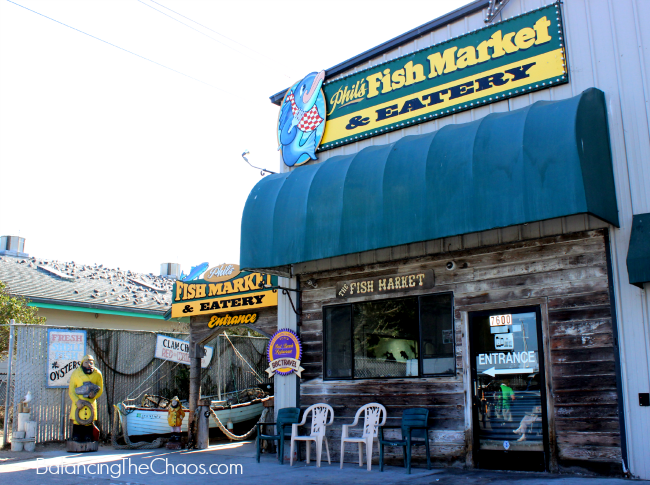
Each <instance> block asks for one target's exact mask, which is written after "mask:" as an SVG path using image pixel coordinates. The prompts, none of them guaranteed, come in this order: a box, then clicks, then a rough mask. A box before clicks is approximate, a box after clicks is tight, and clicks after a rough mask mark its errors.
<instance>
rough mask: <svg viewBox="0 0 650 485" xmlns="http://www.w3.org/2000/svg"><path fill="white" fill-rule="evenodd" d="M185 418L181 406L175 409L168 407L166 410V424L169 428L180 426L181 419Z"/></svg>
mask: <svg viewBox="0 0 650 485" xmlns="http://www.w3.org/2000/svg"><path fill="white" fill-rule="evenodd" d="M184 417H185V411H183V406H181V405H179V406H178V407H177V408H173V407H171V406H169V409H167V423H168V424H169V426H171V427H174V426H180V425H181V424H182V423H183V418H184Z"/></svg>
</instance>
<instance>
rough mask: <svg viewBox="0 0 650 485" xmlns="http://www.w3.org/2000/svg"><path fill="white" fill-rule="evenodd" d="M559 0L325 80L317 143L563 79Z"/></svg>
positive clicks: (333, 142)
mask: <svg viewBox="0 0 650 485" xmlns="http://www.w3.org/2000/svg"><path fill="white" fill-rule="evenodd" d="M559 8H560V7H559V4H558V3H556V4H552V5H549V6H548V7H543V8H540V9H537V10H534V11H532V12H529V13H526V14H524V15H520V16H518V17H514V18H512V19H510V20H507V21H504V22H499V23H497V24H494V25H490V26H488V27H485V28H483V29H480V30H477V31H474V32H471V33H468V34H466V35H462V36H460V37H457V38H454V39H451V40H448V41H446V42H443V43H441V44H437V45H434V46H431V47H427V48H424V49H421V50H419V51H416V52H413V53H411V54H408V55H406V56H402V57H399V58H397V59H393V60H391V61H389V62H385V63H382V64H380V65H378V66H373V67H371V68H369V69H366V70H364V71H360V72H356V73H353V74H350V75H349V76H345V77H343V78H340V79H336V80H333V81H330V82H328V83H325V84H324V85H323V91H324V93H325V98H326V101H327V103H328V105H327V123H326V125H325V133H324V135H323V140H322V145H321V147H320V149H321V150H327V149H330V148H334V147H336V146H341V145H345V144H347V143H353V142H356V141H359V140H360V139H364V138H369V137H372V136H376V135H383V134H385V133H387V132H390V131H393V130H397V129H402V128H405V127H407V126H411V125H415V124H418V123H423V122H426V121H430V120H432V119H434V118H437V117H441V116H447V115H450V114H454V113H457V112H459V111H464V110H466V109H473V108H476V107H478V106H483V105H486V104H490V103H493V102H497V101H501V100H503V99H506V98H511V97H513V96H519V95H521V94H525V93H530V92H532V91H536V90H539V89H546V88H549V87H551V86H553V85H556V84H562V83H566V82H568V70H567V63H566V56H565V53H564V40H563V39H564V35H563V32H562V24H561V21H560V17H561V15H560V10H559Z"/></svg>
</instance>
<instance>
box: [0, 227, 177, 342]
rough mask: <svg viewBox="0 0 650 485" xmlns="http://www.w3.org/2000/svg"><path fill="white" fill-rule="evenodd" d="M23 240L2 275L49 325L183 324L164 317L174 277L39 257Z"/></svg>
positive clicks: (153, 327)
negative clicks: (30, 252) (26, 249)
mask: <svg viewBox="0 0 650 485" xmlns="http://www.w3.org/2000/svg"><path fill="white" fill-rule="evenodd" d="M4 239H5V238H3V240H4ZM6 239H7V240H10V239H11V238H9V237H7V238H6ZM23 246H24V240H23V242H22V245H21V247H20V254H16V251H11V250H8V249H5V250H4V251H3V254H2V255H0V281H2V282H3V283H5V284H6V285H7V291H8V292H9V293H10V294H13V295H16V296H23V297H25V298H27V299H28V300H29V301H30V303H29V304H30V305H31V306H35V307H37V308H38V314H39V316H43V317H46V319H47V325H55V326H62V327H86V328H108V329H118V330H148V331H154V332H157V331H173V330H172V327H173V326H174V325H178V322H169V321H165V319H164V315H165V313H166V312H167V311H168V310H169V308H170V307H171V289H172V286H173V284H174V281H175V278H174V277H167V276H156V275H153V274H141V273H135V272H132V271H129V270H122V269H120V268H117V269H111V268H105V267H104V266H103V265H101V264H100V265H97V264H95V265H87V264H79V263H75V262H59V261H52V260H48V259H42V258H36V257H32V256H29V255H28V254H27V253H23V252H22V250H23ZM163 266H164V267H165V268H166V267H167V265H163Z"/></svg>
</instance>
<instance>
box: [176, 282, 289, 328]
mask: <svg viewBox="0 0 650 485" xmlns="http://www.w3.org/2000/svg"><path fill="white" fill-rule="evenodd" d="M277 285H278V277H277V276H272V275H268V274H262V273H249V272H246V271H242V272H238V271H237V272H233V274H232V275H231V277H230V279H227V280H225V281H218V282H212V281H208V280H194V281H191V282H184V281H176V282H175V283H174V290H173V300H172V318H177V317H189V316H192V315H210V314H213V313H226V312H228V313H232V312H240V311H241V312H247V311H249V310H254V309H257V308H265V307H270V306H277V304H278V290H275V289H265V288H271V287H275V286H277ZM240 323H247V322H244V321H242V322H240Z"/></svg>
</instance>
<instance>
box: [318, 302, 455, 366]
mask: <svg viewBox="0 0 650 485" xmlns="http://www.w3.org/2000/svg"><path fill="white" fill-rule="evenodd" d="M452 315H453V309H452V295H451V294H440V295H428V296H420V297H417V296H414V297H407V298H395V299H390V300H377V301H368V302H360V303H351V304H347V305H336V306H330V307H325V308H324V309H323V323H324V344H325V359H324V360H325V362H324V366H325V371H324V378H325V379H351V378H357V379H364V378H373V377H418V376H425V375H441V374H447V375H449V374H452V375H453V374H454V373H455V367H456V365H455V357H454V330H453V318H452Z"/></svg>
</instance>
